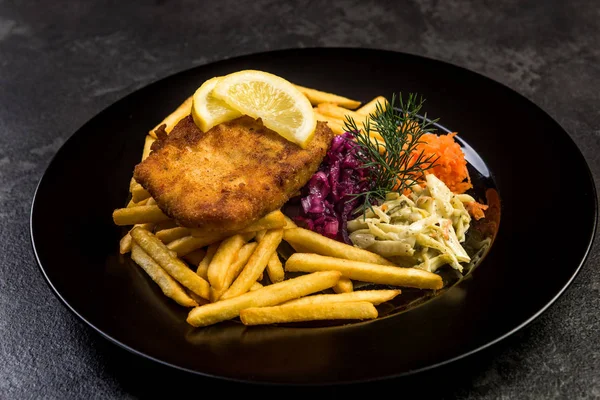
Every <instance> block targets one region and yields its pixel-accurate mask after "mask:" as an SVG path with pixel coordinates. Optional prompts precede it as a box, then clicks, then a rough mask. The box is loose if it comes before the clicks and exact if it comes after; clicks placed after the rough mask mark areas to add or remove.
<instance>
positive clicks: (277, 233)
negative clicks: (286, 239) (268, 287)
mask: <svg viewBox="0 0 600 400" xmlns="http://www.w3.org/2000/svg"><path fill="white" fill-rule="evenodd" d="M282 238H283V229H273V230H269V231H267V234H266V235H265V237H263V238H262V240H261V241H260V242H259V243H258V246H257V247H256V250H254V252H253V253H252V255H251V256H250V259H249V260H248V262H247V263H246V265H245V266H244V269H243V270H242V272H240V274H239V275H238V277H237V278H236V279H235V281H233V283H232V284H231V286H230V287H229V289H228V290H227V291H226V292H225V293H223V295H222V296H221V298H222V299H223V300H225V299H229V298H231V297H235V296H239V295H241V294H242V293H245V292H247V291H248V289H250V286H252V284H253V283H254V282H256V281H257V280H258V277H259V276H260V274H261V273H262V272H263V270H264V269H265V267H266V266H267V263H268V262H269V258H270V257H271V254H273V253H274V252H276V251H277V246H279V243H281V239H282Z"/></svg>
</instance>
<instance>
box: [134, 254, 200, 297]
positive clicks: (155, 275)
mask: <svg viewBox="0 0 600 400" xmlns="http://www.w3.org/2000/svg"><path fill="white" fill-rule="evenodd" d="M131 259H132V260H133V261H135V263H136V264H138V265H139V266H140V267H142V269H143V270H144V271H146V273H147V274H148V275H149V276H150V278H152V280H153V281H154V282H156V284H157V285H158V286H160V288H161V289H162V291H163V293H164V294H165V296H167V297H169V298H171V299H173V300H175V301H176V302H177V303H179V304H181V305H182V306H185V307H195V306H197V305H198V303H197V302H196V301H195V300H194V299H192V298H191V297H190V296H189V295H188V294H187V293H186V291H185V289H184V288H183V286H181V285H180V284H179V282H177V281H176V280H175V279H173V278H172V277H171V276H170V275H169V274H168V273H167V272H165V270H164V269H162V267H161V266H160V265H158V264H157V263H156V261H154V259H153V258H152V257H150V256H149V255H148V254H147V253H146V252H145V251H144V250H143V249H142V248H141V247H140V246H138V245H137V244H135V243H134V244H133V245H132V247H131Z"/></svg>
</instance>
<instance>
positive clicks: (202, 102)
mask: <svg viewBox="0 0 600 400" xmlns="http://www.w3.org/2000/svg"><path fill="white" fill-rule="evenodd" d="M220 79H221V77H215V78H211V79H209V80H207V81H206V82H204V83H203V84H202V86H200V87H199V88H198V89H197V90H196V92H195V93H194V96H193V97H192V118H193V119H194V122H195V123H196V125H198V127H199V128H200V129H201V130H202V131H203V132H206V131H208V130H209V129H210V128H212V127H213V126H216V125H218V124H220V123H223V122H227V121H231V120H232V119H235V118H238V117H241V116H242V113H241V112H239V111H238V110H236V109H233V108H231V107H230V106H229V105H227V103H225V102H224V101H223V100H221V99H218V98H216V97H215V96H213V88H214V87H215V85H216V84H217V82H219V80H220Z"/></svg>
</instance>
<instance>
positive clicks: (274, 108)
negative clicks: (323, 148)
mask: <svg viewBox="0 0 600 400" xmlns="http://www.w3.org/2000/svg"><path fill="white" fill-rule="evenodd" d="M213 96H214V97H216V98H218V99H221V100H223V101H224V102H225V103H227V104H228V105H229V106H230V107H231V108H233V109H235V110H238V111H240V112H241V113H243V114H245V115H248V116H250V117H252V118H255V119H258V118H260V119H261V120H262V123H263V124H264V125H265V126H266V127H267V128H269V129H271V130H273V131H275V132H277V133H278V134H280V135H281V136H283V137H284V138H286V139H287V140H289V141H291V142H293V143H296V144H298V145H299V146H300V147H302V148H305V147H306V146H307V144H308V143H309V142H310V140H311V139H312V138H313V136H314V134H315V128H316V126H317V119H316V117H315V113H314V112H313V109H312V105H311V104H310V101H309V100H308V99H307V98H306V96H305V95H304V94H302V92H300V90H298V89H297V88H296V87H295V86H294V85H293V84H292V83H291V82H288V81H287V80H285V79H283V78H281V77H279V76H277V75H273V74H270V73H268V72H263V71H256V70H243V71H239V72H234V73H232V74H229V75H226V76H223V77H221V79H219V81H218V82H217V84H216V86H215V87H214V88H213Z"/></svg>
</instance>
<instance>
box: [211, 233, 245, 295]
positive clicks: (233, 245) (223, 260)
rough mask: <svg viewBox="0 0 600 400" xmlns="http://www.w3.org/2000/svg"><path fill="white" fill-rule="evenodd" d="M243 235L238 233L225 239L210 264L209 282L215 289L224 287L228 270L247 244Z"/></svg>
mask: <svg viewBox="0 0 600 400" xmlns="http://www.w3.org/2000/svg"><path fill="white" fill-rule="evenodd" d="M245 243H246V242H245V240H244V238H243V237H242V235H240V234H237V235H233V236H231V237H228V238H227V239H225V240H223V241H222V242H221V244H220V245H219V248H218V249H217V252H216V253H215V255H214V256H213V259H212V260H211V262H210V265H209V266H208V272H207V275H208V282H209V283H210V285H211V286H212V287H213V288H214V289H215V290H220V289H223V285H224V284H225V279H226V276H227V270H228V269H229V267H230V266H231V264H233V262H234V260H235V259H236V258H237V255H238V252H239V251H240V249H241V248H242V246H243V245H244V244H245Z"/></svg>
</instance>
